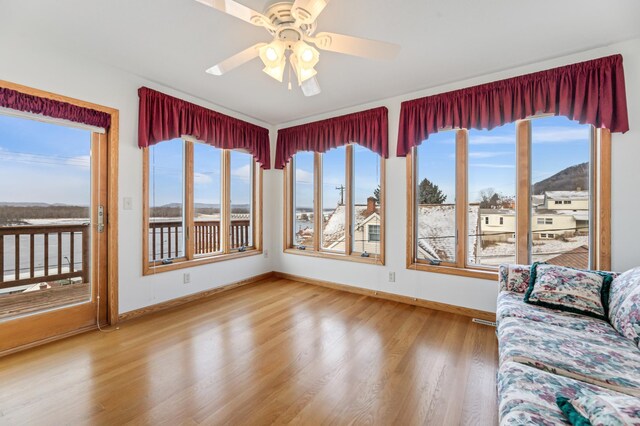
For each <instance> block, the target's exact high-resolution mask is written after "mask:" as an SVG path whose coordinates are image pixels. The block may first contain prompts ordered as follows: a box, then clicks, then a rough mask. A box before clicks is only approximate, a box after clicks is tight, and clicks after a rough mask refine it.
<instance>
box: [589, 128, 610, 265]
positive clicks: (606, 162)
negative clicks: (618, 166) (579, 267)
mask: <svg viewBox="0 0 640 426" xmlns="http://www.w3.org/2000/svg"><path fill="white" fill-rule="evenodd" d="M596 135H597V143H596V144H594V145H595V146H594V149H595V150H597V153H598V157H597V163H595V164H594V170H596V178H597V182H598V184H597V186H596V187H595V188H594V192H595V193H596V195H595V196H596V197H597V208H596V210H595V212H594V213H593V214H592V216H597V220H596V223H595V226H593V227H592V228H591V229H593V230H594V231H595V232H594V234H595V238H593V239H592V240H596V239H597V243H596V245H595V250H593V251H594V252H595V256H594V257H595V259H594V260H595V266H594V267H597V268H598V269H601V270H605V271H609V270H611V132H610V131H609V130H608V129H598V130H596Z"/></svg>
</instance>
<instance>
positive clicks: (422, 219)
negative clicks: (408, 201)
mask: <svg viewBox="0 0 640 426" xmlns="http://www.w3.org/2000/svg"><path fill="white" fill-rule="evenodd" d="M478 211H479V208H478V205H471V206H469V212H468V214H469V228H470V229H469V234H470V235H472V236H471V237H469V238H470V241H469V243H470V247H471V250H474V249H475V246H476V235H477V234H478ZM417 233H418V249H419V255H420V257H425V258H427V259H435V260H449V259H454V258H455V250H456V238H455V235H456V220H455V205H453V204H421V205H419V206H418V215H417Z"/></svg>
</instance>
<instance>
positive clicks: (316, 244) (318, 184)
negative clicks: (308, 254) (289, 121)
mask: <svg viewBox="0 0 640 426" xmlns="http://www.w3.org/2000/svg"><path fill="white" fill-rule="evenodd" d="M313 170H314V173H313V229H314V232H313V250H314V251H320V240H321V233H322V154H321V153H319V152H314V154H313Z"/></svg>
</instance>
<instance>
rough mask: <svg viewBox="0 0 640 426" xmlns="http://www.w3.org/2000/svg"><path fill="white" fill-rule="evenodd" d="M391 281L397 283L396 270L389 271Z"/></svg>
mask: <svg viewBox="0 0 640 426" xmlns="http://www.w3.org/2000/svg"><path fill="white" fill-rule="evenodd" d="M389 282H390V283H395V282H396V273H395V272H389Z"/></svg>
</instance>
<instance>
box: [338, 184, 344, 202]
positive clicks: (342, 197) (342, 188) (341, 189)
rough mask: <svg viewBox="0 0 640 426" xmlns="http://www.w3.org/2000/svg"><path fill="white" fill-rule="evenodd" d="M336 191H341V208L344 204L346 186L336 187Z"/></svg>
mask: <svg viewBox="0 0 640 426" xmlns="http://www.w3.org/2000/svg"><path fill="white" fill-rule="evenodd" d="M336 189H337V190H338V191H340V204H339V205H340V206H341V205H343V204H344V190H345V187H344V185H340V186H336Z"/></svg>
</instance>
